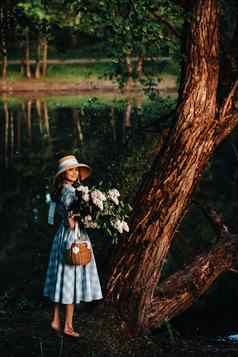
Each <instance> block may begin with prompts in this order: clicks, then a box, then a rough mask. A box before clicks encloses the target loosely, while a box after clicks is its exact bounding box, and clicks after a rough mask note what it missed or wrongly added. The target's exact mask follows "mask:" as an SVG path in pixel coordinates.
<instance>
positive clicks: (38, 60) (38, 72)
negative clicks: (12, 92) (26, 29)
mask: <svg viewBox="0 0 238 357" xmlns="http://www.w3.org/2000/svg"><path fill="white" fill-rule="evenodd" d="M41 52H42V39H41V38H39V39H38V45H37V58H36V67H35V78H37V79H39V78H40V77H41V74H42V72H41Z"/></svg>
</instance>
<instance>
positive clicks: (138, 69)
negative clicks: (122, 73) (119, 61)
mask: <svg viewBox="0 0 238 357" xmlns="http://www.w3.org/2000/svg"><path fill="white" fill-rule="evenodd" d="M143 65H144V55H143V54H141V55H140V57H139V59H138V62H137V65H136V77H137V80H140V79H141V77H142V73H143Z"/></svg>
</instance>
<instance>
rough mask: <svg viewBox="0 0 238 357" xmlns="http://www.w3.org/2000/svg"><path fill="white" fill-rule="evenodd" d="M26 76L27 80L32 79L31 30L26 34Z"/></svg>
mask: <svg viewBox="0 0 238 357" xmlns="http://www.w3.org/2000/svg"><path fill="white" fill-rule="evenodd" d="M25 74H26V77H27V78H31V77H32V74H31V65H30V40H29V30H28V29H27V31H26V34H25Z"/></svg>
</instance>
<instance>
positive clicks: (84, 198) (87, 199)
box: [82, 193, 89, 202]
mask: <svg viewBox="0 0 238 357" xmlns="http://www.w3.org/2000/svg"><path fill="white" fill-rule="evenodd" d="M82 199H83V200H84V201H85V202H88V201H89V194H88V193H83V194H82Z"/></svg>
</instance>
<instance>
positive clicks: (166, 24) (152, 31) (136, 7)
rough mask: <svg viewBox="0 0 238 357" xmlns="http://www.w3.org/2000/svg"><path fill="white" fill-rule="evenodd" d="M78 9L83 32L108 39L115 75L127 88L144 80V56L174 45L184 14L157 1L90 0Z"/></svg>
mask: <svg viewBox="0 0 238 357" xmlns="http://www.w3.org/2000/svg"><path fill="white" fill-rule="evenodd" d="M78 9H79V11H80V14H81V29H82V31H85V32H86V33H89V34H90V33H91V34H94V35H96V36H97V37H98V38H99V39H100V38H101V39H102V40H103V41H105V39H106V42H107V44H108V46H107V48H108V49H109V51H110V54H111V56H113V57H114V59H115V65H116V68H115V71H113V73H112V76H115V77H117V79H118V80H119V81H120V82H122V84H124V82H125V81H126V82H127V87H128V88H130V87H131V85H132V84H133V80H140V79H141V77H142V73H143V65H144V59H145V56H150V57H153V56H154V55H156V56H157V55H158V53H161V51H163V50H165V48H170V49H171V48H173V47H174V46H175V44H176V43H177V42H175V41H173V40H174V35H175V34H176V40H177V36H179V35H178V34H179V31H178V29H179V28H180V25H181V22H182V16H181V11H179V9H178V8H176V7H175V6H174V5H173V6H172V3H171V1H170V0H163V1H160V4H159V5H158V2H157V1H155V0H150V1H147V0H146V1H145V0H140V1H136V2H135V1H125V0H120V1H117V0H113V1H109V0H103V1H99V2H96V1H94V0H90V1H80V2H78ZM170 23H173V24H174V26H172V25H170ZM133 57H136V60H134V61H133Z"/></svg>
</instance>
